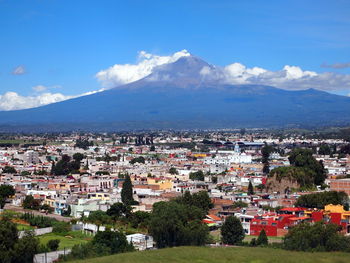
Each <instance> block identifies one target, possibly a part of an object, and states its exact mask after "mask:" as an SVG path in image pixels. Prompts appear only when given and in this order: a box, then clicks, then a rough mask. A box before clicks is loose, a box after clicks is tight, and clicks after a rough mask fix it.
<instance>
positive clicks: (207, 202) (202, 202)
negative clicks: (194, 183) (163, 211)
mask: <svg viewBox="0 0 350 263" xmlns="http://www.w3.org/2000/svg"><path fill="white" fill-rule="evenodd" d="M174 201H175V202H177V203H180V204H185V205H187V206H194V207H197V208H199V209H201V210H202V212H203V217H204V216H205V215H206V214H207V213H208V211H209V209H211V208H213V203H212V202H211V199H210V197H209V195H208V192H207V191H200V192H198V193H194V194H191V193H190V192H189V191H186V192H185V193H184V194H183V195H182V196H180V197H177V198H175V199H174Z"/></svg>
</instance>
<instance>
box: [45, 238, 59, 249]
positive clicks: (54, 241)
mask: <svg viewBox="0 0 350 263" xmlns="http://www.w3.org/2000/svg"><path fill="white" fill-rule="evenodd" d="M59 246H60V240H59V239H51V240H49V241H48V242H47V247H48V248H49V249H50V251H57V249H58V247H59Z"/></svg>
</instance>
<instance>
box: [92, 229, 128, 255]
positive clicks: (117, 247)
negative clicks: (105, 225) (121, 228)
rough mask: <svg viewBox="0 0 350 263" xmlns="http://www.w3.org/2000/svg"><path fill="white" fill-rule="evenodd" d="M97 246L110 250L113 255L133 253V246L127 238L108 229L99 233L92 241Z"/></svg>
mask: <svg viewBox="0 0 350 263" xmlns="http://www.w3.org/2000/svg"><path fill="white" fill-rule="evenodd" d="M92 244H93V245H95V246H103V247H107V248H109V249H110V252H111V254H116V253H122V252H127V251H132V250H133V246H132V245H130V244H129V243H128V241H127V239H126V236H125V235H124V234H123V233H121V232H118V231H111V230H109V229H107V230H106V231H103V232H100V231H99V232H97V234H96V235H95V236H94V239H93V240H92Z"/></svg>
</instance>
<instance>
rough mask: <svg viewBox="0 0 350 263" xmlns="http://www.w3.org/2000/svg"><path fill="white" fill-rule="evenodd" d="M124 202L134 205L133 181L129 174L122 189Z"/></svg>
mask: <svg viewBox="0 0 350 263" xmlns="http://www.w3.org/2000/svg"><path fill="white" fill-rule="evenodd" d="M121 197H122V202H123V204H125V205H134V204H135V200H134V197H133V190H132V183H131V179H130V176H129V175H126V177H125V181H124V183H123V187H122V191H121Z"/></svg>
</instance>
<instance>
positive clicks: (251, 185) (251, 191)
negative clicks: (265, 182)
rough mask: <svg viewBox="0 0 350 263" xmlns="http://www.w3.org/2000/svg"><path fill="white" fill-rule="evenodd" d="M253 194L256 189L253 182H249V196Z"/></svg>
mask: <svg viewBox="0 0 350 263" xmlns="http://www.w3.org/2000/svg"><path fill="white" fill-rule="evenodd" d="M253 194H254V187H253V184H252V181H249V185H248V195H253Z"/></svg>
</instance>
